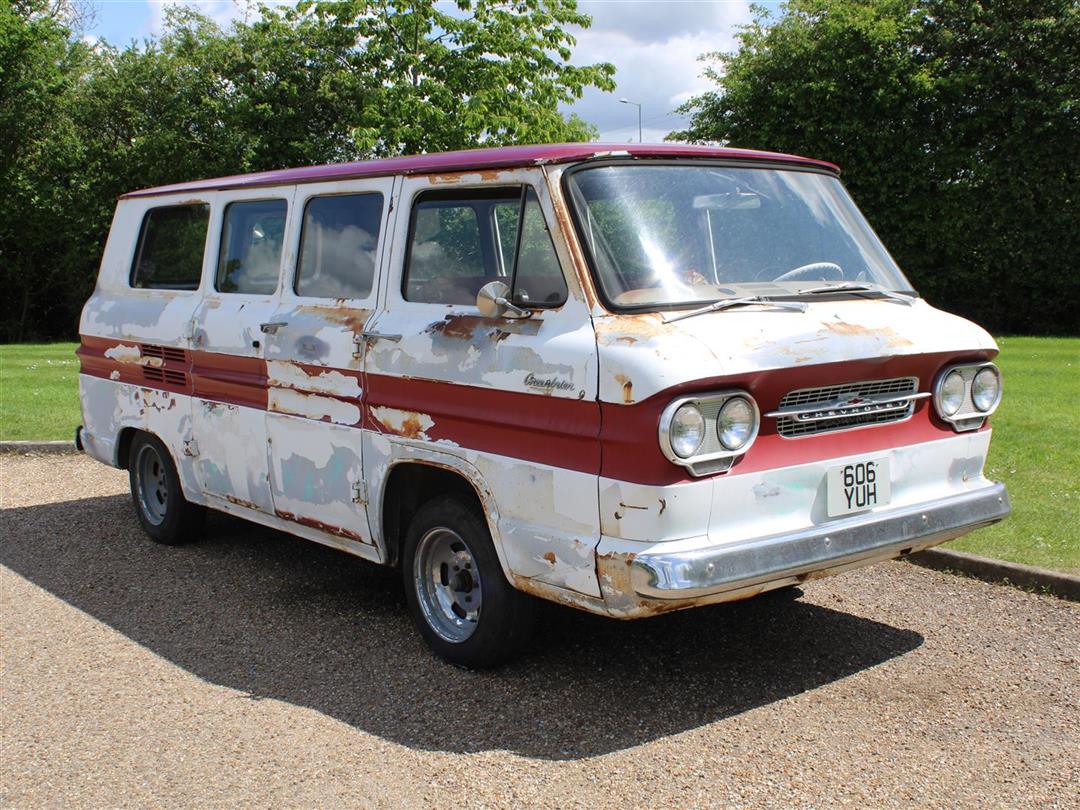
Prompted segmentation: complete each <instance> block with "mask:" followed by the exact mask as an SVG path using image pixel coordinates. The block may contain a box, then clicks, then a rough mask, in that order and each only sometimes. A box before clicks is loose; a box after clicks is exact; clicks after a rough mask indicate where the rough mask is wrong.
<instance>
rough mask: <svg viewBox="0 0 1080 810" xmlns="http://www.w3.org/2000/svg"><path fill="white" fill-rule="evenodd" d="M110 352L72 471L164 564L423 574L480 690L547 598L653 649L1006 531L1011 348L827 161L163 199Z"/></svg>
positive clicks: (652, 164)
mask: <svg viewBox="0 0 1080 810" xmlns="http://www.w3.org/2000/svg"><path fill="white" fill-rule="evenodd" d="M80 333H81V346H80V348H79V350H78V354H79V357H80V361H81V373H80V377H79V380H80V393H81V399H82V413H83V422H84V426H83V427H81V428H80V429H79V431H78V434H77V437H76V438H77V442H78V444H79V446H80V447H81V448H83V449H84V450H85V452H87V453H88V454H90V455H91V456H92V457H94V458H95V459H98V460H100V461H102V462H104V463H106V464H110V465H113V466H115V467H119V468H122V469H126V470H128V471H129V474H130V480H131V491H132V496H133V498H134V503H135V508H136V512H137V515H138V519H139V521H140V522H141V524H142V527H143V528H144V529H145V531H146V533H147V534H148V535H149V536H150V537H151V538H152V539H154V540H156V541H158V542H162V543H177V542H180V541H183V540H188V539H193V538H195V537H197V536H198V534H199V532H200V521H201V519H202V517H203V515H204V513H205V510H206V509H216V510H219V511H222V512H227V513H229V514H232V515H236V516H238V517H241V518H244V519H247V520H251V521H254V522H256V523H260V524H262V525H264V526H269V527H272V528H275V529H279V530H282V531H285V532H289V533H291V534H294V535H297V536H299V537H303V538H307V539H309V540H314V541H316V542H319V543H324V544H326V545H329V546H333V547H335V548H337V549H340V550H342V551H345V552H348V553H350V554H355V555H357V556H359V557H363V558H365V559H367V560H372V561H374V562H378V563H382V564H386V565H391V566H397V567H399V568H400V569H401V572H402V579H403V582H404V587H405V591H406V596H407V602H408V605H409V608H410V610H411V613H412V614H413V617H414V619H415V621H416V624H417V626H418V628H419V630H420V632H421V633H422V635H423V636H424V638H425V639H426V641H427V642H428V643H429V644H430V645H431V647H432V648H434V650H435V651H436V652H437V653H438V654H439V655H441V656H443V657H444V658H446V659H448V660H450V661H453V662H455V663H458V664H461V665H466V666H484V665H490V664H493V663H495V662H496V661H499V660H501V659H503V658H505V657H506V656H507V655H508V654H509V653H511V652H513V651H514V650H515V649H518V648H520V646H521V645H522V643H523V642H524V641H525V640H526V639H527V638H528V631H529V628H530V624H531V621H532V616H533V612H534V608H535V597H539V598H542V599H548V600H553V601H555V602H560V603H563V604H566V605H572V606H574V607H576V608H580V609H583V610H587V611H591V612H594V613H599V614H603V615H606V616H611V617H615V618H621V619H631V618H637V617H644V616H651V615H655V614H658V613H662V612H666V611H670V610H676V609H681V608H687V607H693V606H696V605H704V604H709V603H715V602H723V601H728V600H735V599H743V598H746V597H749V596H754V595H756V594H760V593H762V592H765V591H770V590H775V589H779V588H785V587H790V586H793V585H797V584H799V583H801V582H803V581H805V580H807V579H812V578H815V577H820V576H823V575H827V574H833V573H837V572H840V571H844V570H847V569H851V568H855V567H858V566H862V565H867V564H870V563H875V562H878V561H883V560H889V559H893V558H896V557H900V556H903V555H906V554H908V553H910V552H913V551H918V550H920V549H924V548H927V547H928V546H933V545H935V544H937V543H941V542H943V541H946V540H949V539H952V538H955V537H958V536H960V535H962V534H964V533H966V532H969V531H971V530H972V529H975V528H977V527H980V526H985V525H988V524H991V523H994V522H995V521H998V520H1001V519H1002V518H1003V517H1005V516H1006V515H1007V514H1008V512H1009V500H1008V497H1007V495H1006V492H1005V489H1004V487H1003V486H1002V485H1001V484H1000V483H994V482H991V481H989V480H987V478H986V477H985V476H984V464H985V461H986V456H987V449H988V446H989V443H990V427H989V424H988V417H989V416H990V414H992V413H993V412H994V409H995V408H996V407H997V406H998V402H999V401H1000V398H1001V390H1002V384H1001V375H1000V373H999V371H998V368H997V367H996V366H995V365H994V363H993V359H994V357H995V355H996V354H997V347H996V345H995V343H994V341H993V339H992V338H991V337H990V335H988V334H987V333H986V332H985V331H984V330H983V329H981V328H979V327H978V326H976V325H974V324H972V323H970V322H968V321H966V320H963V319H961V318H958V317H956V316H954V315H950V314H947V313H945V312H941V311H939V310H937V309H935V308H933V307H932V306H930V305H929V304H928V303H926V302H925V301H924V300H922V299H921V298H920V297H919V295H918V294H917V293H916V292H915V290H913V289H912V287H911V284H910V283H909V282H908V281H907V279H906V278H905V277H904V275H903V274H902V272H901V271H900V269H899V268H898V267H897V265H896V263H895V262H894V261H893V259H892V258H891V257H890V256H889V253H888V252H887V251H886V249H885V248H884V247H883V246H882V244H881V242H880V241H879V240H878V238H877V237H876V236H875V234H874V232H873V231H872V230H871V228H870V226H869V225H868V224H867V222H866V221H865V220H864V218H863V217H862V215H861V214H860V213H859V211H858V209H857V208H856V207H855V204H854V203H853V202H852V200H851V198H850V197H849V196H848V194H847V193H846V192H845V190H844V187H843V186H842V184H841V182H840V180H839V170H838V169H837V167H835V166H833V165H831V164H829V163H824V162H821V161H817V160H810V159H806V158H801V157H795V156H791V155H781V154H772V153H767V152H756V151H745V150H738V149H726V148H710V147H691V146H678V145H662V146H649V145H641V146H625V145H619V146H600V145H597V144H571V145H550V146H536V147H512V148H500V149H479V150H474V151H464V152H455V153H447V154H432V155H424V156H419V157H407V158H393V159H385V160H375V161H368V162H360V163H347V164H340V165H330V166H319V167H312V168H303V169H293V170H282V171H271V172H264V173H260V174H250V175H242V176H235V177H224V178H218V179H213V180H204V181H198V182H190V183H183V184H179V185H173V186H165V187H160V188H151V189H146V190H142V191H134V192H131V193H129V194H126V195H124V196H123V197H121V198H120V200H119V202H118V204H117V207H116V213H115V217H114V219H113V223H112V229H111V231H110V233H109V237H108V242H107V245H106V248H105V252H104V257H103V260H102V264H101V272H100V276H99V278H98V282H97V287H96V289H95V290H94V293H93V295H92V296H91V298H90V300H89V301H88V302H87V303H86V307H85V309H84V310H83V314H82V320H81V324H80Z"/></svg>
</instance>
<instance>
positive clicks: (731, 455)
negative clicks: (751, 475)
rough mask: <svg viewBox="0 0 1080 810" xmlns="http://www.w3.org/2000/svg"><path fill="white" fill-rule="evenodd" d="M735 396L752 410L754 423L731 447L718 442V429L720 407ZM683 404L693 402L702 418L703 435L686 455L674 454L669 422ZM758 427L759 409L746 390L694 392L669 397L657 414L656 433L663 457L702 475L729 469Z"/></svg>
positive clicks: (752, 441) (755, 437)
mask: <svg viewBox="0 0 1080 810" xmlns="http://www.w3.org/2000/svg"><path fill="white" fill-rule="evenodd" d="M735 398H741V399H744V400H746V402H747V404H748V405H749V406H750V410H751V412H752V413H753V425H752V427H751V431H750V435H749V436H748V437H747V439H746V441H745V442H744V443H743V444H742V445H741V446H740V447H738V448H737V449H735V450H731V449H729V448H727V447H725V446H724V445H723V444H722V443H721V441H720V436H719V431H718V429H717V428H718V417H719V414H720V409H721V408H723V407H724V405H725V404H726V403H727V402H729V401H730V400H732V399H735ZM684 405H693V406H694V407H696V408H697V409H698V410H699V411H700V412H701V415H702V416H703V417H704V418H705V438H704V440H703V441H702V442H701V444H700V445H699V446H698V449H697V452H695V453H694V454H693V455H691V456H689V457H685V458H684V457H682V456H680V455H679V454H678V453H676V452H675V450H674V449H673V448H672V446H671V425H672V422H673V420H674V418H675V414H676V412H678V410H679V409H680V408H682V407H683V406H684ZM760 430H761V411H760V410H759V409H758V406H757V403H756V402H755V401H754V398H753V397H752V396H750V395H749V394H748V393H746V392H745V391H737V390H734V391H716V392H709V393H707V394H695V395H693V396H685V397H679V398H678V399H675V400H672V401H671V402H670V403H668V405H667V407H666V408H664V411H663V413H662V414H661V415H660V424H659V430H658V433H659V440H660V449H661V451H662V452H663V454H664V456H665V458H667V460H668V461H670V462H671V463H672V464H678V465H679V466H680V467H685V468H686V469H687V470H688V471H689V472H690V474H691V475H692V476H694V477H695V478H698V477H701V476H703V475H713V474H715V473H720V472H726V471H727V470H728V469H730V468H731V465H732V464H734V463H735V460H736V459H738V458H739V457H740V456H742V455H744V454H745V453H746V452H747V451H748V450H749V449H750V447H751V446H752V445H753V444H754V441H755V440H756V439H757V436H758V432H759V431H760Z"/></svg>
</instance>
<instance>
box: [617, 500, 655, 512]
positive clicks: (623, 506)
mask: <svg viewBox="0 0 1080 810" xmlns="http://www.w3.org/2000/svg"><path fill="white" fill-rule="evenodd" d="M619 506H621V507H622V508H623V509H643V510H647V509H648V508H649V507H647V506H634V505H633V504H629V503H623V502H622V501H619Z"/></svg>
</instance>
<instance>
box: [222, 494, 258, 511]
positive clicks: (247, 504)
mask: <svg viewBox="0 0 1080 810" xmlns="http://www.w3.org/2000/svg"><path fill="white" fill-rule="evenodd" d="M225 500H227V501H228V502H229V503H234V504H236V505H237V506H243V507H244V508H245V509H258V508H259V507H257V506H256V505H255V504H253V503H252V502H251V501H245V500H244V499H243V498H237V497H236V496H235V495H226V496H225Z"/></svg>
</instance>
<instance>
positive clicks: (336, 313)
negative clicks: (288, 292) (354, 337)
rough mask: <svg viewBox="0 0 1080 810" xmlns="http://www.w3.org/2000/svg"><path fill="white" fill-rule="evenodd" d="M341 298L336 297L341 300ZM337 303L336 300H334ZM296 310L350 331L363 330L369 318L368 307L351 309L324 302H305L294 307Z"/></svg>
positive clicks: (369, 311)
mask: <svg viewBox="0 0 1080 810" xmlns="http://www.w3.org/2000/svg"><path fill="white" fill-rule="evenodd" d="M341 300H342V299H338V301H341ZM335 303H337V302H335ZM296 310H297V312H301V313H303V314H305V315H312V316H314V317H316V318H320V319H322V320H323V321H325V322H326V323H330V324H335V325H336V326H341V327H344V328H345V329H348V330H349V331H351V332H363V331H364V326H365V325H366V324H367V322H368V319H370V318H371V310H369V309H352V308H351V307H346V306H326V305H324V304H307V305H304V306H299V307H297V308H296Z"/></svg>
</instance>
